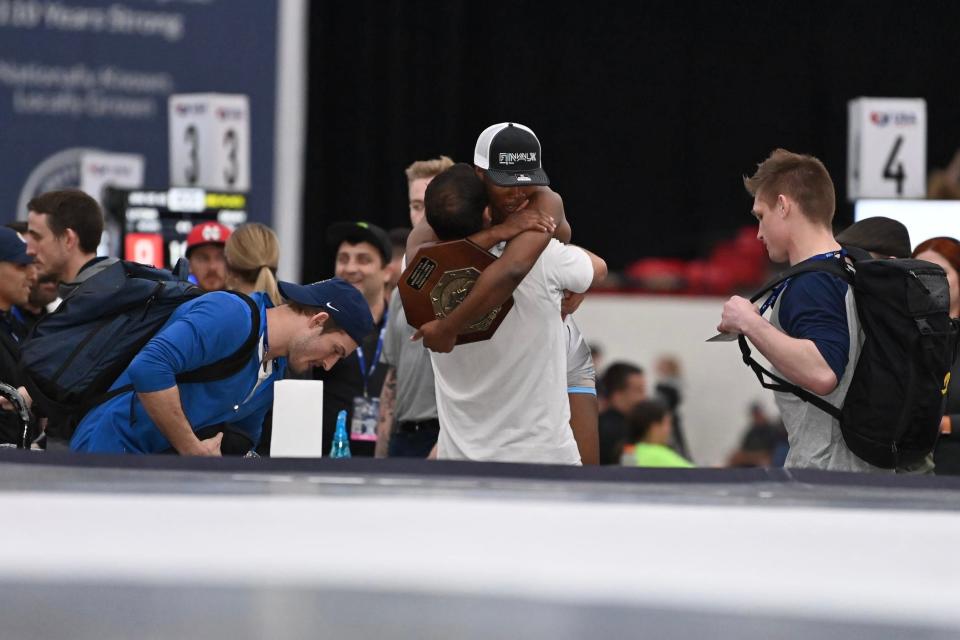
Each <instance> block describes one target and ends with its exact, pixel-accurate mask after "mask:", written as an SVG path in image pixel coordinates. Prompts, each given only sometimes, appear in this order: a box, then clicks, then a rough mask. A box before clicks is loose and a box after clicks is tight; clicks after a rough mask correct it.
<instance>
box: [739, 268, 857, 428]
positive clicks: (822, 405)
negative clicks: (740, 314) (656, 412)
mask: <svg viewBox="0 0 960 640" xmlns="http://www.w3.org/2000/svg"><path fill="white" fill-rule="evenodd" d="M847 255H849V256H851V259H852V260H853V261H854V263H856V262H857V261H858V260H862V259H869V258H870V254H869V253H866V252H864V251H862V250H861V249H854V250H853V251H850V250H848V251H847ZM864 255H865V258H864ZM813 271H818V272H823V273H831V274H833V275H835V276H837V277H839V278H843V279H844V280H846V281H847V282H848V283H850V284H853V278H854V275H855V273H856V271H855V270H854V268H853V267H852V266H851V265H850V264H849V263H848V262H847V261H846V260H844V259H839V258H838V259H828V260H813V261H808V262H803V263H800V264H798V265H794V266H793V267H790V268H789V269H787V270H786V271H784V272H783V273H781V274H779V275H777V276H776V277H775V278H773V279H772V280H771V281H769V282H768V283H767V284H765V285H763V287H761V288H760V290H759V291H758V292H757V293H755V294H754V295H753V296H751V298H750V302H757V301H758V300H760V298H762V297H763V296H764V295H765V294H766V293H767V292H768V291H770V290H772V289H773V288H774V287H776V286H777V285H779V284H781V283H782V282H785V281H786V280H789V279H790V278H792V277H794V276H796V275H798V274H801V273H809V272H813ZM737 343H738V344H739V345H740V354H741V355H742V356H743V362H744V364H746V365H747V366H748V367H750V368H751V369H752V370H753V373H754V374H755V375H756V376H757V380H759V381H760V386H761V387H763V388H764V389H770V390H772V391H785V392H787V393H792V394H793V395H795V396H797V397H798V398H800V399H801V400H803V401H804V402H809V403H810V404H812V405H813V406H815V407H817V408H818V409H820V410H821V411H824V412H826V413H828V414H829V415H831V416H833V417H834V418H837V419H838V420H839V419H840V409H838V408H837V407H835V406H833V405H832V404H830V403H829V402H827V401H826V400H824V399H823V398H821V397H820V396H818V395H816V394H813V393H811V392H810V391H807V390H806V389H804V388H803V387H800V386H797V385H795V384H793V383H792V382H789V381H787V380H784V379H783V378H781V377H780V376H778V375H776V374H775V373H773V372H772V371H770V370H769V369H767V368H765V367H764V366H763V365H761V364H760V363H759V362H757V361H756V360H755V359H754V358H753V355H752V352H751V351H750V346H749V344H748V343H747V339H746V338H745V337H744V336H742V335H741V336H739V337H738V338H737ZM764 376H767V377H768V378H770V379H771V380H772V381H773V382H767V381H766V380H765V379H764Z"/></svg>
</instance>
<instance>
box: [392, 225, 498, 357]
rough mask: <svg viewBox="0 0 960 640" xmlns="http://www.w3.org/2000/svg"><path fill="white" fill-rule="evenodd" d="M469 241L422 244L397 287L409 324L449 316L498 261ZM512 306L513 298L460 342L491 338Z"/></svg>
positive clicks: (473, 324) (417, 325) (463, 333)
mask: <svg viewBox="0 0 960 640" xmlns="http://www.w3.org/2000/svg"><path fill="white" fill-rule="evenodd" d="M496 259H497V258H496V256H494V255H493V254H492V253H490V252H489V251H484V250H483V249H482V248H480V247H479V246H478V245H476V244H474V243H472V242H470V241H469V240H453V241H450V242H437V243H433V244H427V245H423V246H422V247H420V250H419V251H417V255H415V256H414V257H413V260H411V261H410V264H408V265H407V268H406V270H405V271H404V272H403V275H402V276H400V282H399V283H398V285H397V286H398V288H399V289H400V300H401V301H402V302H403V310H404V313H406V314H407V322H408V323H409V324H410V326H412V327H415V328H417V329H419V328H420V327H421V326H423V325H424V324H426V323H428V322H430V321H431V320H437V319H440V318H445V317H447V314H449V313H450V312H451V311H453V310H454V309H456V308H457V306H458V305H459V304H460V303H461V302H463V299H464V298H466V297H467V294H468V293H470V289H472V288H473V285H474V283H475V282H476V281H477V278H479V277H480V274H481V273H482V272H483V270H484V269H486V268H487V267H488V266H490V264H491V263H492V262H493V261H494V260H496ZM511 308H513V297H511V298H510V299H509V300H507V301H506V302H504V303H503V304H502V305H500V306H499V307H497V308H496V309H494V310H493V311H491V312H490V313H488V314H487V315H485V316H484V317H482V318H478V319H477V320H476V321H474V322H471V323H470V324H469V325H468V326H467V327H466V328H464V329H463V330H462V331H461V332H460V333H459V334H458V335H457V344H467V343H470V342H479V341H481V340H489V339H490V338H491V337H492V336H493V334H494V332H496V330H497V327H499V326H500V323H501V322H503V319H504V318H505V317H506V315H507V313H509V311H510V309H511Z"/></svg>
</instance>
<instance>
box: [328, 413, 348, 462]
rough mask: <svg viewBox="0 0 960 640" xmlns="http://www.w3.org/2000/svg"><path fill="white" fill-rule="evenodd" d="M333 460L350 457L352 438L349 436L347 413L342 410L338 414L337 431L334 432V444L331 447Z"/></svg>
mask: <svg viewBox="0 0 960 640" xmlns="http://www.w3.org/2000/svg"><path fill="white" fill-rule="evenodd" d="M330 457H331V458H349V457H350V436H348V435H347V412H346V410H345V409H341V410H340V413H338V414H337V430H336V431H334V432H333V444H332V445H330Z"/></svg>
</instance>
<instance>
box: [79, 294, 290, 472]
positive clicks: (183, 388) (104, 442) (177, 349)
mask: <svg viewBox="0 0 960 640" xmlns="http://www.w3.org/2000/svg"><path fill="white" fill-rule="evenodd" d="M250 297H251V298H252V299H253V300H254V301H255V302H256V303H257V306H258V307H259V309H260V337H261V342H260V346H259V348H258V349H255V350H254V351H253V352H252V353H251V354H250V360H249V362H248V363H247V365H246V366H245V367H244V368H243V369H242V370H241V371H240V372H238V373H236V374H234V375H232V376H230V377H228V378H224V379H222V380H215V381H212V382H201V383H184V384H180V385H179V389H180V403H181V405H182V406H183V411H184V413H185V415H186V416H187V420H189V421H190V424H191V426H192V427H193V430H194V431H197V430H198V429H201V428H203V427H207V426H211V425H216V424H221V423H230V424H231V425H233V426H234V427H236V428H238V429H239V430H241V431H242V432H243V433H245V434H246V435H248V436H249V437H250V438H251V440H253V442H254V443H257V442H259V441H260V435H261V431H262V428H263V419H264V416H265V415H266V413H267V411H268V410H269V409H270V407H271V406H273V383H274V382H275V381H277V380H280V379H282V378H283V374H284V370H285V369H286V358H278V359H276V360H274V361H273V372H272V373H271V374H270V376H269V377H267V378H266V379H265V380H263V382H262V383H260V384H259V385H257V380H258V374H259V373H260V371H261V369H260V367H261V364H260V359H261V355H262V352H263V348H264V347H263V336H264V334H266V333H267V314H266V310H267V308H268V307H271V306H273V305H271V304H270V301H269V299H268V298H267V296H266V295H264V294H262V293H254V294H252V295H251V296H250ZM250 330H251V317H250V308H249V307H248V306H247V304H246V303H245V302H244V301H243V300H241V299H240V298H238V297H237V296H235V295H233V294H231V293H226V292H212V293H207V294H204V295H202V296H200V297H199V298H196V299H195V300H191V301H190V302H186V303H184V304H183V305H181V306H180V307H178V308H177V310H176V311H174V313H173V315H171V316H170V319H169V320H168V321H167V322H166V324H164V325H163V327H162V328H161V329H160V331H158V332H157V334H156V335H155V336H154V337H153V338H151V339H150V341H149V342H148V343H147V344H146V346H144V348H143V349H141V351H140V353H139V354H137V356H136V357H135V358H134V359H133V360H132V361H131V363H130V365H129V366H128V367H127V368H126V370H125V371H124V372H123V373H122V374H121V375H120V377H119V378H117V380H116V381H115V382H114V383H113V386H112V387H111V389H114V388H119V387H122V386H124V385H128V384H129V385H132V386H133V388H134V390H135V391H137V392H152V391H162V390H164V389H169V388H171V387H173V386H175V385H176V384H177V383H176V376H177V374H179V373H184V372H187V371H192V370H194V369H197V368H198V367H201V366H204V365H208V364H212V363H214V362H217V361H219V360H221V359H223V358H225V357H226V356H228V355H230V354H231V353H234V352H236V351H237V349H239V348H240V346H241V345H242V344H243V343H244V341H245V340H246V339H247V337H248V336H249V335H250ZM171 447H172V445H171V444H170V442H169V441H168V440H167V439H166V437H164V435H163V434H162V433H161V432H160V430H159V429H158V428H157V426H156V424H154V422H153V420H151V419H150V416H149V415H147V412H146V410H145V409H144V408H143V405H142V404H141V403H140V401H139V400H138V399H137V396H136V393H134V392H132V391H131V392H127V393H123V394H121V395H118V396H117V397H115V398H112V399H110V400H109V401H107V402H105V403H104V404H102V405H100V406H98V407H95V408H94V409H93V410H92V411H90V412H89V413H88V414H87V415H86V416H84V418H83V420H82V421H81V422H80V424H79V425H78V426H77V430H76V432H75V433H74V435H73V439H72V440H71V441H70V448H71V449H72V450H74V451H86V452H98V453H159V452H162V451H166V450H169V449H170V448H171Z"/></svg>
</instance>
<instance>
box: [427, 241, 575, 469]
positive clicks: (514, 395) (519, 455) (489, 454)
mask: <svg viewBox="0 0 960 640" xmlns="http://www.w3.org/2000/svg"><path fill="white" fill-rule="evenodd" d="M592 281H593V265H592V263H591V261H590V257H589V256H588V255H587V254H586V252H584V251H583V250H582V249H580V248H578V247H573V246H567V245H563V244H561V243H559V242H557V241H556V240H551V241H550V244H549V245H547V248H546V249H544V251H543V253H542V254H541V255H540V258H539V259H538V260H537V262H536V264H534V266H533V268H532V269H531V270H530V273H528V274H527V276H526V277H525V278H524V279H523V282H521V283H520V286H518V287H517V289H516V291H515V292H514V294H513V300H514V305H513V309H512V310H511V311H510V312H509V313H508V314H507V317H506V318H505V319H504V321H503V323H502V324H501V325H500V327H499V329H497V332H496V333H495V334H494V336H493V337H492V338H491V339H490V340H485V341H483V342H475V343H472V344H464V345H460V346H457V347H456V348H454V350H453V351H452V352H450V353H433V352H431V353H430V358H431V360H432V362H433V371H434V376H435V378H436V388H437V413H438V415H439V418H440V437H439V439H438V441H437V457H438V458H441V459H448V460H450V459H453V460H482V461H498V462H537V463H551V464H580V452H579V450H578V449H577V443H576V441H575V440H574V439H573V432H572V431H571V430H570V405H569V403H568V400H567V375H566V374H567V330H566V329H565V328H564V325H563V322H562V321H561V319H560V299H561V296H562V292H563V290H564V289H569V290H570V291H575V292H578V293H582V292H584V291H586V290H587V289H588V288H590V284H591V282H592Z"/></svg>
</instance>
